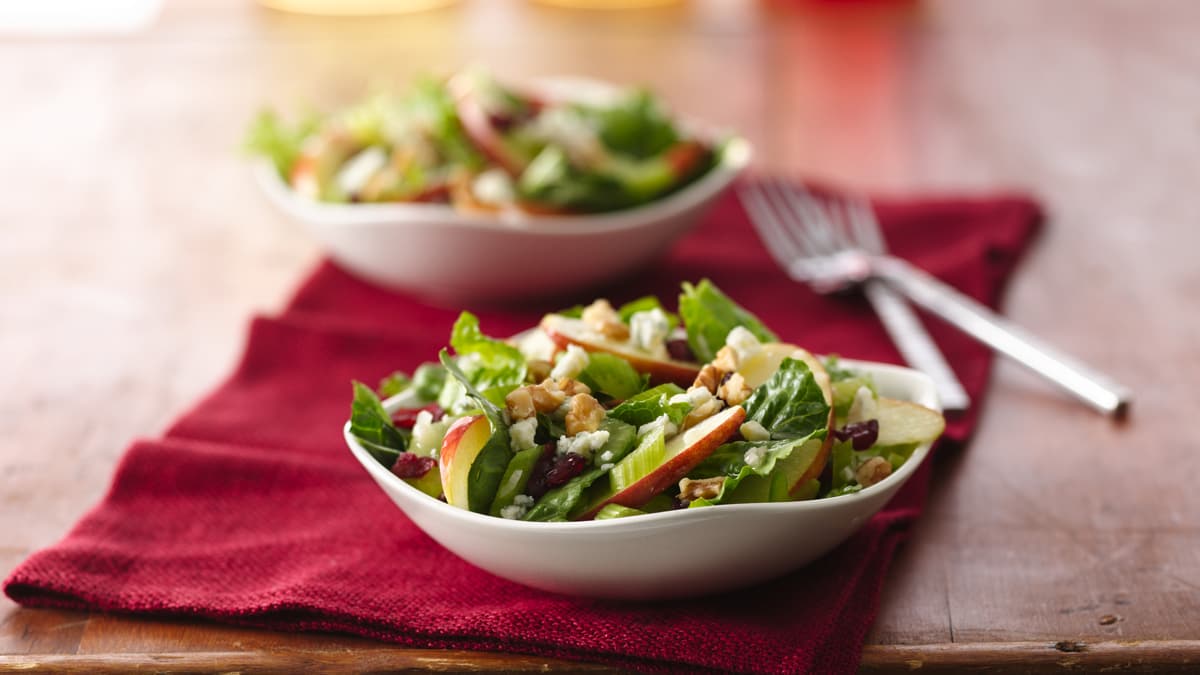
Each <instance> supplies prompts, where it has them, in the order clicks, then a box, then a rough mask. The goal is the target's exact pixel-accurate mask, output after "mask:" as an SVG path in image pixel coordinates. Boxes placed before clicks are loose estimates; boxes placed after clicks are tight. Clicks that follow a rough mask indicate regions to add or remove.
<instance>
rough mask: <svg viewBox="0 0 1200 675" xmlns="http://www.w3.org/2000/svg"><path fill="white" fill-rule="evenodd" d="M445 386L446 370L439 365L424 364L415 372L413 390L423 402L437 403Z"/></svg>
mask: <svg viewBox="0 0 1200 675" xmlns="http://www.w3.org/2000/svg"><path fill="white" fill-rule="evenodd" d="M445 386H446V369H445V368H443V367H442V366H441V365H439V364H437V363H422V364H421V365H419V366H417V369H416V370H415V371H413V376H412V388H413V391H415V392H416V394H417V396H418V397H420V399H421V400H422V401H426V402H429V403H432V402H433V401H436V400H437V398H438V394H439V393H440V392H441V391H442V389H443V388H444V387H445Z"/></svg>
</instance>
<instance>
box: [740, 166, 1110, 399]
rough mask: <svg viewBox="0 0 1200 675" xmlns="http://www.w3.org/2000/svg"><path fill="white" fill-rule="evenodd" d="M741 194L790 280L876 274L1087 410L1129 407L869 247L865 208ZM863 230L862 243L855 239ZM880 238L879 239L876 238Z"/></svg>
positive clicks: (988, 313)
mask: <svg viewBox="0 0 1200 675" xmlns="http://www.w3.org/2000/svg"><path fill="white" fill-rule="evenodd" d="M742 197H743V202H744V203H745V204H746V208H747V212H748V213H749V214H750V218H751V220H752V221H753V222H754V223H755V225H756V226H757V227H758V228H759V231H760V233H762V232H764V230H766V231H770V232H771V235H770V236H769V237H768V235H765V234H764V239H765V240H766V241H767V242H768V247H769V248H771V249H772V254H773V255H775V256H776V260H778V261H780V264H781V265H783V266H784V268H785V269H786V270H787V271H788V274H789V276H791V277H792V278H793V279H797V280H799V281H805V282H807V283H809V284H810V285H811V286H812V287H813V288H814V289H817V290H818V291H822V292H830V291H834V290H838V289H842V288H849V287H853V286H856V285H859V284H864V283H866V282H869V281H882V282H884V283H886V284H887V286H888V287H890V288H893V289H895V290H898V291H900V292H902V293H903V294H904V295H906V296H907V297H908V298H909V299H910V300H912V301H913V302H915V303H917V304H918V305H921V306H922V307H924V308H926V309H928V310H929V311H931V312H933V313H934V314H936V315H938V316H940V317H941V318H943V319H945V320H946V321H948V322H950V323H951V324H953V325H955V326H957V327H958V328H959V329H960V330H962V331H963V332H965V333H967V334H968V335H970V336H971V337H973V338H975V339H976V340H979V341H980V342H983V343H984V344H986V345H988V346H989V347H991V348H993V349H995V350H997V351H1000V352H1003V353H1004V354H1006V355H1008V356H1010V357H1012V358H1013V359H1015V360H1016V361H1018V362H1019V363H1021V364H1022V365H1024V366H1026V367H1028V368H1030V369H1031V370H1033V371H1034V372H1036V373H1038V374H1040V375H1042V376H1044V377H1046V378H1047V379H1049V380H1051V381H1052V382H1054V383H1055V384H1057V385H1058V386H1060V387H1062V388H1063V389H1065V390H1067V391H1068V392H1070V393H1071V394H1073V395H1074V396H1075V397H1076V398H1078V399H1080V400H1081V401H1083V402H1085V403H1087V404H1088V405H1090V406H1092V407H1093V408H1094V409H1096V410H1098V411H1100V412H1103V413H1106V414H1109V415H1112V416H1114V417H1116V418H1121V417H1123V416H1124V415H1125V413H1126V411H1127V410H1128V406H1129V401H1130V399H1131V398H1132V392H1131V391H1130V390H1129V389H1128V388H1126V387H1125V386H1123V385H1121V384H1119V383H1117V382H1115V381H1114V380H1112V379H1110V378H1109V377H1108V376H1106V375H1104V374H1103V373H1101V372H1099V371H1096V370H1094V369H1092V368H1090V367H1088V366H1087V365H1085V364H1083V363H1081V362H1079V361H1076V360H1075V359H1073V358H1072V357H1070V356H1068V355H1067V354H1064V353H1062V352H1060V351H1058V350H1057V349H1055V348H1054V347H1052V346H1050V345H1048V344H1046V343H1044V342H1042V341H1041V340H1039V339H1038V338H1036V337H1034V336H1033V335H1030V334H1029V333H1027V332H1025V331H1024V330H1022V329H1021V328H1020V327H1018V326H1017V325H1016V324H1014V323H1012V322H1010V321H1008V320H1007V319H1005V318H1003V317H1001V316H1000V315H998V314H996V313H995V312H993V311H992V310H991V309H989V308H988V307H986V306H984V305H983V304H981V303H979V302H977V301H975V300H974V299H972V298H969V297H967V296H965V295H963V294H962V293H960V292H959V291H957V290H955V289H954V288H952V287H950V286H948V285H946V284H945V283H942V282H941V281H939V280H937V279H935V278H934V277H933V276H931V275H930V274H928V273H926V272H924V271H922V270H920V269H917V268H916V267H913V266H912V265H909V264H908V263H907V262H905V261H903V260H901V259H899V258H895V257H892V256H889V255H887V254H885V253H882V249H881V248H877V249H876V250H871V247H870V244H869V237H870V233H869V232H867V230H868V229H871V228H870V226H871V225H872V223H870V222H867V220H866V219H865V218H864V216H863V215H862V214H863V213H865V209H862V208H859V209H857V211H858V212H859V214H858V216H857V217H855V218H850V217H842V218H840V219H836V220H838V221H840V222H835V219H830V218H826V219H823V220H818V219H817V215H819V212H818V211H817V210H816V206H815V205H816V204H817V203H816V202H815V200H814V199H813V198H812V197H811V196H806V195H805V194H803V193H800V192H798V191H796V190H795V189H794V188H791V187H789V186H787V185H785V184H783V183H781V182H779V181H771V182H768V183H766V184H765V187H761V188H756V189H746V190H744V191H743V192H742ZM838 210H840V211H841V212H843V213H848V212H851V211H855V210H856V209H855V208H854V207H840V208H839V209H838ZM872 220H873V219H872ZM760 221H761V224H760ZM821 223H824V224H825V226H824V227H823V226H822V225H821ZM830 223H833V226H830V225H829V224H830ZM772 224H773V225H774V227H772ZM838 225H840V228H839V227H837V226H838ZM874 229H876V230H877V228H874ZM851 233H853V234H854V235H855V238H854V239H851ZM864 233H865V234H866V236H867V241H868V243H867V244H864V243H861V242H862V241H863V240H862V239H861V238H862V237H863V236H864ZM879 239H880V242H879V243H880V244H882V237H880V238H879ZM785 240H786V241H787V242H789V244H788V248H787V249H784V250H786V251H788V252H790V253H791V254H793V255H792V256H791V257H783V252H782V251H780V252H778V253H777V252H775V251H774V249H775V248H776V243H775V242H778V243H779V244H780V245H781V246H782V243H783V242H784V241H785Z"/></svg>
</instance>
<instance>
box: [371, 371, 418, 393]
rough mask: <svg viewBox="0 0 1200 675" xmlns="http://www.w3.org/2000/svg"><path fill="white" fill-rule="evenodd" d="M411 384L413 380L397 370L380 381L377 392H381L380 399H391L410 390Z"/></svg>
mask: <svg viewBox="0 0 1200 675" xmlns="http://www.w3.org/2000/svg"><path fill="white" fill-rule="evenodd" d="M410 384H412V380H411V379H409V377H408V374H407V373H405V372H404V371H402V370H397V371H396V372H394V373H392V374H391V375H388V376H387V377H385V378H383V379H382V380H380V381H379V386H378V387H376V390H377V391H378V392H379V397H380V398H391V397H392V396H395V395H396V394H399V393H400V392H402V391H404V390H405V389H408V386H409V385H410Z"/></svg>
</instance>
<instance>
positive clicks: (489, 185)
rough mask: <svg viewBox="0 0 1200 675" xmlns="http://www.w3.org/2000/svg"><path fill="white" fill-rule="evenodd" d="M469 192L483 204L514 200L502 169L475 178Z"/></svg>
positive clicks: (514, 193) (503, 202) (496, 203)
mask: <svg viewBox="0 0 1200 675" xmlns="http://www.w3.org/2000/svg"><path fill="white" fill-rule="evenodd" d="M471 192H472V193H473V194H474V195H475V198H476V199H478V200H479V201H481V202H483V203H484V204H494V205H498V206H503V205H505V204H511V203H512V202H513V200H514V199H516V191H515V190H514V189H513V182H512V177H510V176H509V175H508V173H507V172H506V171H504V170H503V169H488V170H487V171H484V172H483V173H481V174H479V175H478V176H476V177H475V180H473V181H471ZM535 332H540V331H535Z"/></svg>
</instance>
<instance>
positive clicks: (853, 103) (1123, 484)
mask: <svg viewBox="0 0 1200 675" xmlns="http://www.w3.org/2000/svg"><path fill="white" fill-rule="evenodd" d="M1198 21H1200V6H1197V5H1196V4H1194V3H1190V4H1189V3H1185V2H1176V3H1168V2H1153V3H1134V2H1088V3H1083V2H1060V3H1042V2H1033V1H1026V0H1021V1H1013V0H995V1H990V2H974V3H962V2H953V1H946V2H927V3H916V2H884V3H871V2H828V3H803V2H797V3H784V2H776V3H761V4H760V3H752V2H745V3H737V2H720V1H712V2H699V1H697V2H694V3H681V4H678V5H674V6H671V7H667V8H664V9H658V10H653V11H646V12H644V13H631V14H623V13H612V14H606V13H591V12H582V11H568V10H559V9H554V8H548V7H542V6H538V5H533V4H525V3H505V2H463V3H460V4H459V5H457V6H455V7H452V8H450V9H447V10H441V11H435V12H430V13H425V14H419V15H413V16H405V17H394V18H383V19H372V20H349V19H338V20H333V19H325V20H323V19H315V18H309V17H301V16H288V15H282V14H276V13H273V12H270V11H267V10H263V9H260V8H258V7H256V6H255V5H253V4H252V3H251V2H249V0H224V1H223V2H201V1H200V0H190V1H187V2H178V3H171V4H168V5H167V6H166V7H165V9H164V11H163V12H162V14H161V16H160V17H159V18H158V20H157V21H156V23H154V25H153V26H152V27H150V28H148V29H146V30H144V31H141V32H137V33H134V34H131V35H126V36H112V35H92V36H82V37H41V38H34V37H30V36H22V35H15V36H12V35H10V36H8V37H6V38H5V39H4V40H3V41H2V42H0V64H3V65H0V90H3V91H5V92H7V96H6V103H5V105H4V110H3V112H2V113H0V116H2V119H3V123H2V124H0V148H3V150H4V152H3V154H2V155H0V184H3V185H4V186H5V189H4V191H3V195H4V196H3V198H2V199H0V227H2V228H3V244H2V245H0V292H2V293H3V296H2V302H0V325H2V326H3V329H2V330H0V364H2V365H3V373H4V378H3V380H4V383H5V387H4V391H3V394H2V395H0V476H2V478H0V485H2V487H0V571H3V572H5V573H7V571H8V570H10V569H12V568H13V567H14V566H16V565H17V564H18V563H19V562H20V561H21V560H22V559H24V558H25V557H26V556H27V555H28V554H29V553H30V552H32V551H33V550H35V549H38V548H40V547H43V546H46V545H49V544H51V543H53V542H54V541H56V540H57V539H58V538H60V537H61V536H62V535H63V534H64V533H65V532H66V530H67V529H68V528H69V526H70V525H71V524H72V523H73V522H74V521H75V520H76V519H78V518H79V517H80V516H81V515H82V514H83V513H84V511H85V510H86V509H87V508H89V507H90V505H92V504H94V503H96V502H97V501H98V500H99V499H100V497H101V496H102V494H103V492H104V490H105V488H106V485H107V482H108V480H109V477H110V475H111V473H112V470H113V468H114V465H115V463H116V461H117V459H118V458H119V456H120V454H121V452H122V450H123V448H124V446H125V445H126V443H127V442H128V441H129V440H130V439H131V438H133V437H135V436H146V435H153V434H155V433H156V432H157V431H158V430H160V429H161V428H163V427H164V426H165V425H166V424H167V422H168V421H169V420H170V419H172V417H173V416H174V415H176V414H177V413H179V412H180V411H181V410H182V409H183V408H184V407H185V406H186V405H187V404H188V403H189V402H190V401H192V400H193V399H195V398H196V397H197V396H198V395H200V394H201V393H202V392H204V391H206V390H208V389H209V388H210V387H212V386H213V385H214V384H215V383H216V382H217V381H218V380H219V379H220V378H222V377H223V376H224V374H225V373H226V372H228V371H229V369H230V368H231V367H232V365H233V363H234V359H235V357H236V355H237V353H238V350H239V348H240V346H241V341H242V339H243V336H244V331H245V326H246V322H247V317H248V316H249V315H250V314H251V313H252V312H253V311H256V310H268V311H269V310H272V309H274V308H277V307H278V306H279V305H280V303H281V302H282V301H283V299H284V298H286V297H287V295H288V294H289V292H290V290H291V288H292V285H293V284H294V282H295V281H296V280H297V279H298V278H299V277H300V276H301V275H302V274H303V272H304V271H305V270H306V269H307V268H309V267H310V266H311V265H312V264H313V263H314V261H315V260H317V258H318V251H317V250H316V248H315V247H314V245H313V244H312V243H311V242H310V241H308V240H307V239H306V238H305V237H304V236H303V234H302V233H301V232H300V231H299V230H298V227H297V226H296V225H295V224H293V223H291V222H288V221H287V220H286V219H285V218H284V217H283V216H281V215H280V214H278V213H276V212H275V211H274V210H272V209H271V208H270V207H269V206H268V205H267V204H266V202H265V201H264V200H263V198H262V197H261V196H260V195H259V194H258V193H257V192H256V190H255V188H254V187H253V185H252V184H251V183H250V182H249V181H248V179H247V172H246V169H245V167H244V166H243V162H242V160H241V158H240V157H239V156H238V153H237V152H236V148H237V144H238V141H239V139H240V137H241V134H242V131H243V128H244V127H245V126H246V124H247V121H248V120H249V118H250V117H251V116H252V114H253V113H254V111H255V110H256V109H257V108H258V107H259V106H260V105H262V104H264V103H272V104H275V105H278V106H281V107H285V108H286V107H290V106H292V107H294V104H295V103H296V102H298V101H306V100H307V101H312V102H316V103H319V104H326V105H333V104H335V103H337V102H344V101H347V100H349V99H351V98H353V97H355V96H357V95H358V94H359V93H361V91H362V88H363V87H364V86H365V85H366V84H367V83H368V82H369V81H371V80H373V79H379V78H386V79H396V80H404V79H406V78H408V77H409V76H410V75H412V74H413V73H416V72H420V71H427V70H431V69H433V70H436V69H442V70H446V69H449V68H453V67H455V66H458V65H461V64H463V63H467V62H470V61H480V62H483V63H487V64H490V65H491V66H493V67H494V68H496V69H497V70H498V71H500V72H502V73H506V74H517V75H522V76H526V75H542V74H555V73H559V74H561V73H564V72H568V73H569V72H579V73H587V74H591V75H594V76H598V77H601V78H606V79H612V80H616V81H622V82H644V83H647V84H650V85H652V86H653V87H655V88H656V89H657V90H659V91H661V92H662V93H663V94H664V95H665V96H666V97H667V98H668V99H669V100H670V101H671V102H672V103H673V104H674V105H675V106H676V107H677V108H679V109H681V110H683V111H687V112H690V113H693V114H696V115H699V116H703V117H705V118H707V119H710V120H712V121H714V122H717V123H720V124H724V125H728V126H730V127H734V128H737V129H740V130H742V131H744V132H745V133H746V135H748V136H749V137H750V139H751V140H752V141H754V142H755V143H756V145H757V146H758V151H759V155H758V167H759V168H760V169H762V170H773V171H782V172H793V173H803V174H806V175H811V176H817V177H821V178H825V179H830V180H836V181H840V182H844V183H846V184H849V185H852V186H856V187H862V188H868V189H873V190H882V191H888V192H900V193H903V192H910V191H911V192H922V191H934V190H940V191H967V192H970V191H988V190H992V189H995V188H1000V187H1014V188H1020V189H1026V190H1030V191H1032V192H1034V193H1035V194H1037V195H1038V196H1040V198H1042V199H1043V200H1044V203H1045V204H1046V206H1047V207H1048V209H1049V212H1050V214H1051V220H1050V223H1049V227H1048V229H1047V231H1046V233H1045V236H1044V237H1043V238H1042V239H1041V241H1040V242H1039V243H1038V245H1037V247H1036V249H1035V250H1034V252H1033V254H1032V255H1031V256H1030V257H1029V259H1028V260H1027V263H1026V264H1025V265H1024V267H1023V269H1022V270H1021V272H1020V274H1019V277H1018V279H1017V281H1016V283H1015V284H1014V286H1013V287H1012V289H1011V292H1010V293H1009V295H1008V299H1007V303H1006V304H1007V311H1008V313H1009V314H1010V315H1012V316H1013V317H1014V318H1015V319H1016V320H1018V321H1019V322H1021V323H1023V324H1025V325H1026V326H1027V327H1029V328H1030V329H1032V330H1033V331H1034V332H1036V333H1038V334H1040V335H1042V336H1044V337H1046V338H1047V339H1049V340H1051V341H1053V342H1054V343H1057V344H1059V345H1062V346H1064V347H1067V348H1069V349H1070V350H1071V351H1073V352H1074V353H1076V354H1077V355H1078V356H1079V357H1080V358H1082V359H1084V360H1085V361H1088V362H1091V363H1094V364H1098V365H1101V366H1103V367H1104V368H1106V369H1108V370H1109V371H1110V372H1111V373H1112V374H1113V375H1114V376H1115V377H1116V378H1117V379H1119V380H1121V381H1124V382H1126V383H1128V384H1130V385H1131V386H1132V387H1133V388H1134V389H1135V390H1136V402H1135V406H1134V409H1133V412H1132V417H1131V419H1130V421H1129V422H1128V423H1126V424H1124V425H1118V424H1114V423H1111V422H1110V421H1108V420H1106V419H1104V418H1101V417H1099V416H1097V415H1095V414H1093V413H1091V412H1090V411H1088V410H1086V409H1084V408H1083V407H1082V406H1080V405H1078V404H1076V403H1074V402H1073V401H1071V400H1068V399H1067V398H1065V397H1064V396H1062V395H1060V394H1059V393H1058V392H1056V391H1054V390H1052V389H1051V388H1050V387H1049V386H1048V385H1046V384H1045V383H1044V382H1042V381H1041V380H1039V379H1038V378H1036V377H1034V376H1032V375H1030V374H1028V373H1026V372H1025V371H1023V370H1021V369H1020V368H1019V367H1017V366H1014V365H1012V364H1009V363H1002V364H1001V365H1000V367H999V368H998V371H997V373H996V377H995V380H994V383H993V386H992V390H991V392H990V395H989V402H988V403H989V405H988V410H987V412H986V414H985V416H984V419H983V423H982V425H981V426H980V428H979V430H978V433H977V436H976V438H975V439H974V442H973V443H972V445H971V447H970V449H969V452H966V453H963V454H962V455H961V456H960V457H958V458H956V459H954V460H951V461H950V462H947V463H944V464H942V465H940V466H939V468H938V474H937V485H936V487H935V489H934V492H933V496H932V501H931V503H930V505H929V509H928V512H927V514H926V515H925V517H924V518H923V519H922V521H921V522H920V525H919V526H918V527H917V528H916V532H915V534H914V536H913V537H912V539H911V541H910V542H909V544H908V545H907V546H906V547H905V549H904V550H903V553H902V554H901V555H900V558H899V561H898V563H897V564H896V565H895V567H894V568H893V570H892V571H891V573H890V574H889V578H888V580H887V586H886V593H885V597H884V601H883V607H882V611H881V613H880V615H879V619H878V621H877V623H876V625H875V628H874V630H873V632H872V633H871V635H870V637H869V639H868V645H867V647H866V648H865V651H864V656H863V668H864V670H869V671H880V670H882V671H890V670H908V669H910V668H914V669H915V668H918V667H922V668H925V669H930V668H940V669H943V670H961V669H964V668H967V667H968V666H970V667H978V668H981V669H984V668H986V667H990V666H1015V667H1019V668H1020V669H1029V670H1033V669H1040V670H1058V669H1066V668H1070V667H1072V666H1088V667H1091V668H1099V667H1116V668H1121V669H1130V670H1137V669H1149V670H1154V669H1160V668H1164V667H1166V666H1168V665H1174V666H1175V667H1182V665H1183V664H1189V663H1190V664H1191V667H1193V668H1197V667H1200V665H1198V664H1200V523H1198V520H1197V517H1198V516H1200V487H1198V484H1200V425H1197V423H1196V420H1197V418H1198V415H1197V410H1198V409H1200V388H1198V387H1197V383H1198V382H1200V263H1198V262H1197V254H1198V253H1200V219H1198V216H1200V206H1197V204H1198V203H1200V201H1198V200H1197V197H1196V195H1195V187H1196V181H1197V177H1198V176H1200V78H1197V73H1198V72H1200V40H1196V39H1195V32H1194V26H1196V25H1197V22H1198ZM0 620H2V621H3V623H2V624H0V671H2V670H25V669H34V668H38V667H41V668H47V669H61V670H73V671H85V672H98V671H102V670H105V669H110V670H126V669H133V668H135V667H136V668H152V669H158V670H191V669H201V670H204V669H223V670H244V671H253V670H256V669H267V670H271V669H274V670H284V671H292V670H300V669H302V668H317V667H329V668H337V667H347V668H353V669H357V670H380V669H404V668H417V669H420V668H428V669H435V670H436V669H451V670H466V669H477V668H482V669H506V670H507V669H511V670H518V669H541V668H543V667H550V668H575V669H578V668H581V666H580V665H579V664H567V663H563V662H552V661H545V660H542V659H534V658H528V657H517V656H505V655H494V654H476V653H463V652H452V653H445V652H430V651H423V650H411V649H402V648H398V647H394V646H389V645H384V644H379V643H373V642H368V641H364V640H357V639H349V638H344V637H336V636H324V635H288V634H276V633H271V632H266V631H256V630H246V629H235V628H228V627H223V626H216V625H210V624H202V623H193V622H186V621H148V620H138V619H129V618H122V617H114V616H104V615H99V614H97V615H90V614H82V613H75V612H60V611H47V610H26V609H20V608H18V607H16V606H15V605H13V604H12V603H11V602H9V601H7V600H0Z"/></svg>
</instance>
